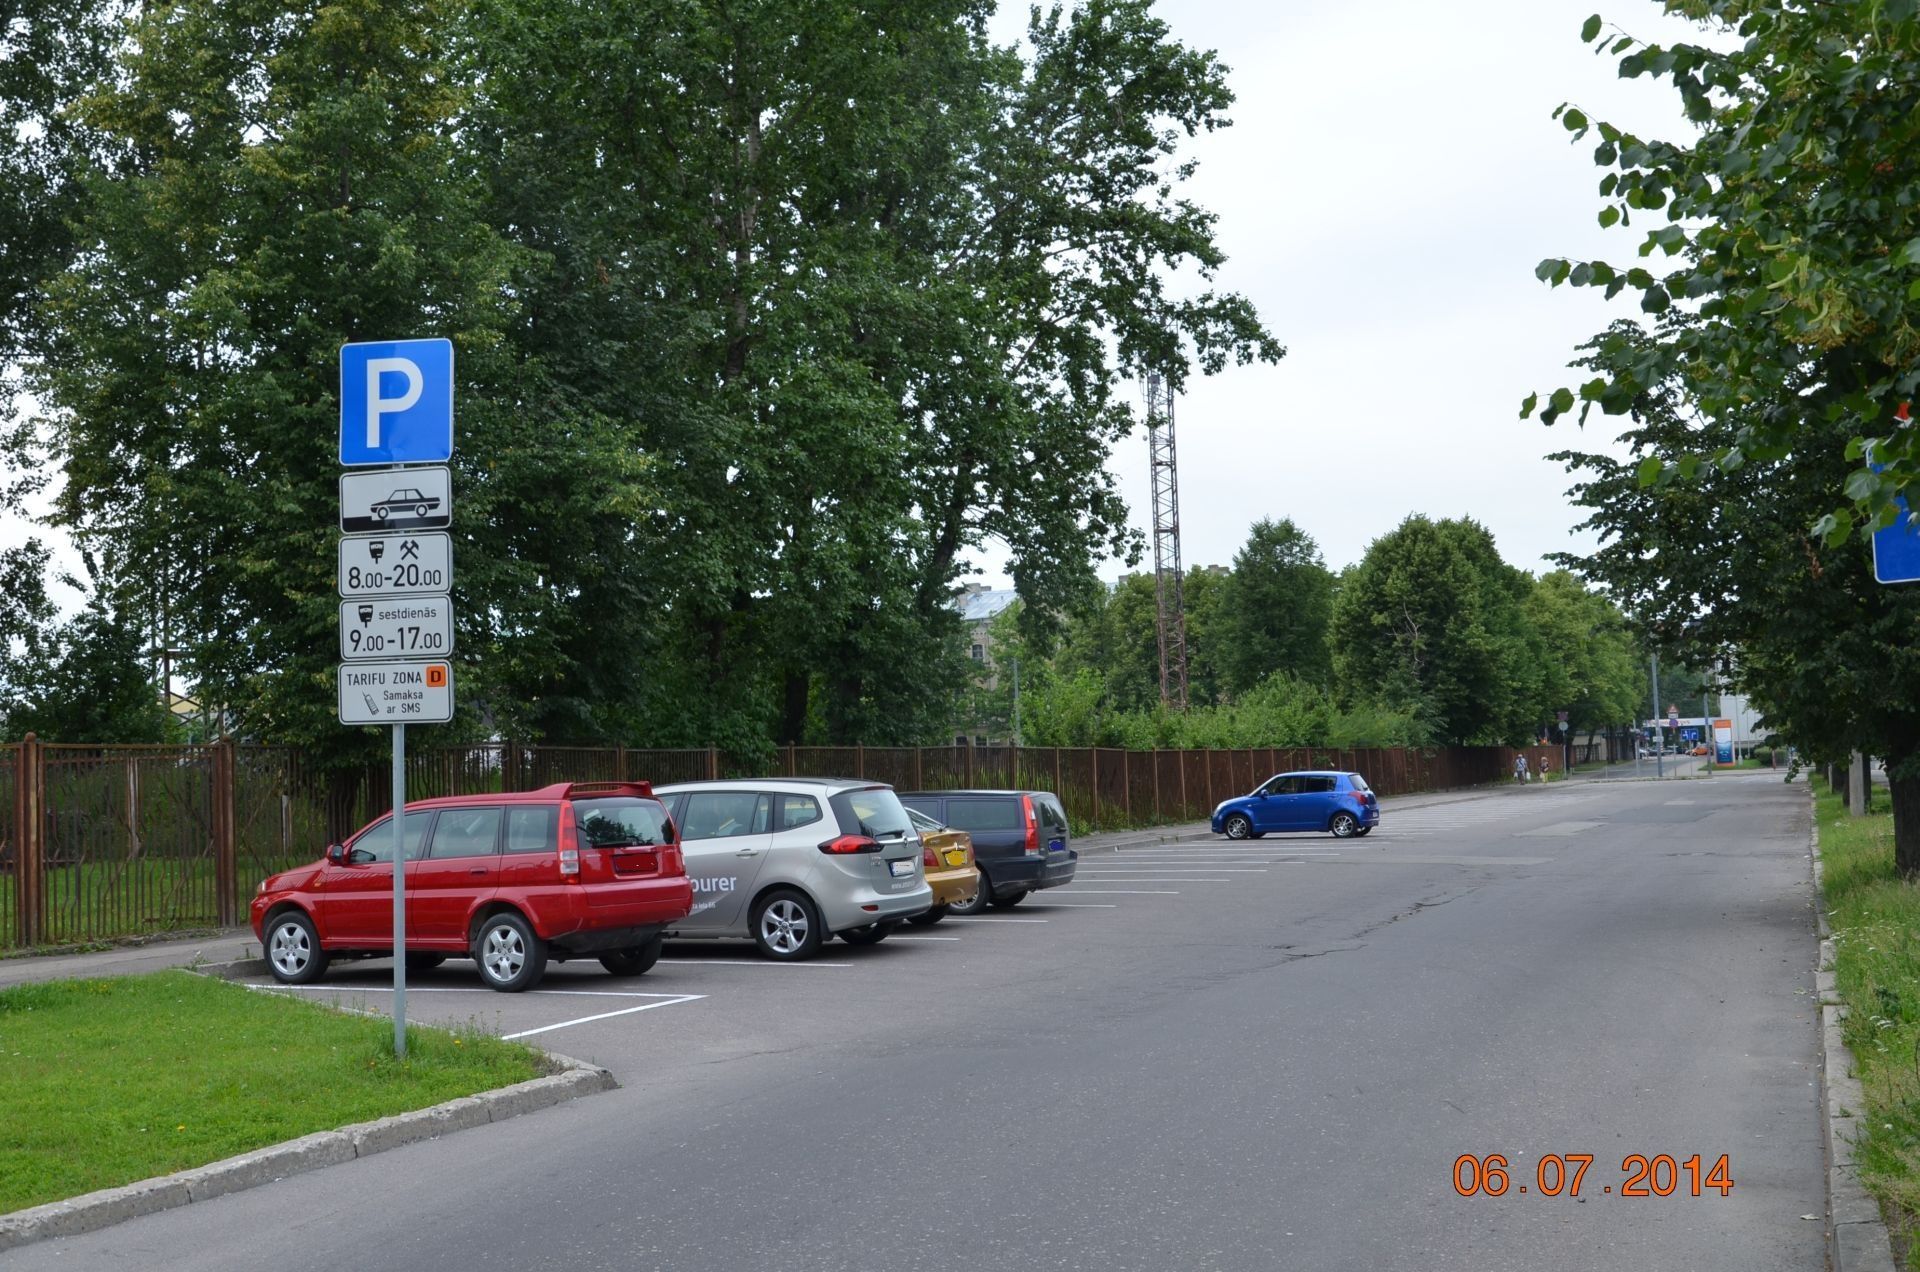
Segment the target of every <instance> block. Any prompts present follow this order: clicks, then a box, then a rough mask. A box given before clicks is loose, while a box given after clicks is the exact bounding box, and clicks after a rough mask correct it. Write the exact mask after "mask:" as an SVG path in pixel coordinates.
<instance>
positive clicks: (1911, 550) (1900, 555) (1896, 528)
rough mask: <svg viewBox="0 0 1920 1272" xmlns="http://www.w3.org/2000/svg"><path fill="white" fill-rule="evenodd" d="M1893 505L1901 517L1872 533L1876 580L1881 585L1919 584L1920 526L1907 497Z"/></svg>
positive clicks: (1902, 497) (1897, 500) (1901, 498)
mask: <svg viewBox="0 0 1920 1272" xmlns="http://www.w3.org/2000/svg"><path fill="white" fill-rule="evenodd" d="M1894 502H1895V503H1896V504H1898V505H1899V506H1900V515H1899V516H1898V517H1895V518H1894V521H1893V524H1892V525H1890V526H1888V527H1887V528H1886V529H1884V530H1875V531H1874V532H1873V577H1874V580H1875V581H1876V582H1880V583H1920V525H1917V524H1915V522H1914V520H1913V510H1912V509H1911V508H1909V507H1907V500H1906V497H1905V496H1904V495H1903V496H1901V497H1900V498H1899V499H1896V500H1894Z"/></svg>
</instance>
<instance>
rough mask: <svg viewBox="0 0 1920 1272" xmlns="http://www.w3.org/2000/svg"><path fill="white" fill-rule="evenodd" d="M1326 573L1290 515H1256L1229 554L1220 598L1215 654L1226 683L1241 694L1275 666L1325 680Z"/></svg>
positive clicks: (1329, 581)
mask: <svg viewBox="0 0 1920 1272" xmlns="http://www.w3.org/2000/svg"><path fill="white" fill-rule="evenodd" d="M1332 617H1333V574H1332V572H1331V571H1329V570H1328V569H1327V566H1326V562H1325V561H1324V560H1323V559H1322V558H1321V555H1320V546H1319V545H1318V544H1317V543H1315V542H1314V541H1313V536H1311V535H1309V534H1308V533H1306V531H1304V530H1302V529H1300V527H1298V526H1296V525H1295V524H1294V523H1293V521H1292V520H1291V519H1290V518H1285V517H1283V518H1281V519H1280V520H1279V521H1273V520H1270V519H1267V518H1262V519H1261V520H1259V521H1256V522H1255V523H1254V524H1253V529H1252V530H1251V531H1249V532H1248V534H1247V542H1246V545H1245V546H1244V547H1242V548H1241V549H1240V551H1239V552H1237V553H1235V554H1234V558H1233V573H1232V575H1231V576H1230V581H1229V582H1228V585H1227V587H1226V589H1225V594H1224V595H1223V596H1222V598H1221V616H1220V620H1219V627H1220V650H1219V653H1218V654H1217V655H1216V657H1217V658H1218V659H1219V661H1220V663H1221V667H1222V671H1223V673H1224V679H1225V682H1226V684H1227V686H1228V688H1229V689H1230V690H1231V691H1232V692H1234V693H1236V694H1239V693H1246V692H1248V691H1250V690H1251V689H1253V688H1254V687H1255V686H1256V685H1259V684H1260V683H1261V682H1263V681H1265V680H1266V679H1267V678H1268V677H1269V676H1272V675H1273V674H1274V673H1276V672H1280V673H1284V674H1286V675H1289V676H1295V677H1299V678H1301V679H1303V680H1306V681H1309V682H1311V683H1314V684H1325V683H1327V681H1328V680H1329V678H1330V676H1331V674H1332V670H1333V667H1332V658H1331V654H1330V652H1329V650H1328V648H1327V625H1328V623H1329V622H1330V621H1331V620H1332Z"/></svg>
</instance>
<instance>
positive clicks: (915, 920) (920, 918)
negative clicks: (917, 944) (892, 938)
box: [907, 905, 947, 927]
mask: <svg viewBox="0 0 1920 1272" xmlns="http://www.w3.org/2000/svg"><path fill="white" fill-rule="evenodd" d="M946 917H947V907H946V906H944V905H936V906H934V907H933V908H932V909H931V910H928V911H927V912H926V913H925V914H916V915H914V916H913V917H912V918H910V919H908V920H907V922H909V923H911V924H913V925H914V926H915V927H932V926H933V925H934V924H936V923H938V922H939V921H940V920H942V919H944V918H946Z"/></svg>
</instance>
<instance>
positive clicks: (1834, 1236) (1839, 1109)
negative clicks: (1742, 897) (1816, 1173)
mask: <svg viewBox="0 0 1920 1272" xmlns="http://www.w3.org/2000/svg"><path fill="white" fill-rule="evenodd" d="M1807 804H1808V809H1809V813H1811V811H1812V804H1813V792H1812V788H1808V792H1807ZM1808 848H1809V851H1810V853H1811V855H1812V859H1813V913H1814V918H1815V921H1816V922H1817V924H1818V927H1819V932H1820V953H1819V955H1818V957H1817V958H1816V959H1815V961H1814V966H1813V985H1814V996H1815V998H1816V1000H1817V1001H1818V1002H1819V1004H1820V1090H1821V1095H1822V1096H1823V1097H1824V1101H1825V1110H1826V1117H1825V1118H1824V1119H1822V1125H1823V1126H1824V1128H1825V1131H1826V1136H1825V1139H1826V1149H1827V1258H1828V1260H1829V1262H1830V1265H1831V1266H1832V1268H1833V1272H1894V1264H1893V1244H1892V1241H1891V1239H1890V1238H1889V1237H1888V1235H1887V1225H1886V1223H1885V1222H1884V1221H1883V1220H1882V1219H1881V1217H1880V1203H1879V1202H1877V1201H1875V1200H1874V1199H1873V1196H1872V1194H1871V1193H1869V1192H1868V1191H1867V1190H1866V1189H1865V1188H1864V1187H1862V1186H1861V1183H1860V1173H1859V1171H1858V1170H1857V1169H1856V1168H1855V1166H1854V1164H1853V1145H1854V1141H1855V1140H1857V1139H1858V1138H1859V1133H1860V1121H1859V1119H1860V1115H1861V1114H1862V1113H1863V1112H1864V1111H1865V1109H1866V1104H1867V1101H1866V1093H1865V1092H1864V1091H1862V1090H1861V1088H1860V1079H1859V1078H1857V1077H1855V1076H1854V1068H1853V1053H1852V1052H1850V1051H1848V1050H1847V1044H1846V1042H1845V1040H1844V1039H1843V1038H1842V1037H1841V1034H1840V1022H1841V1021H1842V1020H1844V1019H1845V1018H1846V1014H1847V1009H1846V1007H1845V1006H1843V1005H1842V1004H1841V1002H1840V991H1839V987H1838V985H1837V984H1836V983H1835V981H1834V975H1833V930H1832V929H1831V928H1830V927H1828V926H1827V898H1826V892H1825V889H1824V886H1823V885H1824V881H1825V878H1826V872H1825V871H1824V870H1823V869H1822V868H1821V865H1820V822H1819V819H1818V818H1817V817H1815V818H1814V821H1813V826H1812V829H1811V830H1810V831H1809V832H1808Z"/></svg>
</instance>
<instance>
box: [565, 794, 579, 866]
mask: <svg viewBox="0 0 1920 1272" xmlns="http://www.w3.org/2000/svg"><path fill="white" fill-rule="evenodd" d="M560 877H561V878H562V879H578V878H579V877H580V832H579V831H578V830H577V829H576V828H575V827H574V824H573V805H571V804H566V805H562V806H561V809H560Z"/></svg>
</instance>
